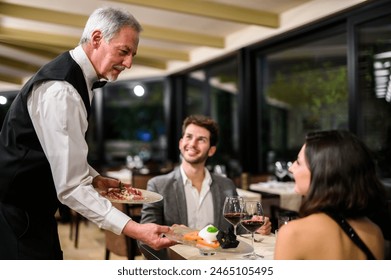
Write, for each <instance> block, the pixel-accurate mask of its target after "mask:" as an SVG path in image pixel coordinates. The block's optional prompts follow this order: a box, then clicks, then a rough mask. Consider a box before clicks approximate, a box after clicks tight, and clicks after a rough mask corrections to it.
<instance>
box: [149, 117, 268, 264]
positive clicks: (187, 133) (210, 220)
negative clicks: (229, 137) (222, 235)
mask: <svg viewBox="0 0 391 280" xmlns="http://www.w3.org/2000/svg"><path fill="white" fill-rule="evenodd" d="M218 132H219V130H218V125H217V123H216V122H215V121H214V120H213V119H211V118H210V117H207V116H203V115H191V116H189V117H187V118H186V119H185V120H184V122H183V125H182V137H181V139H180V140H179V150H180V152H181V159H182V161H181V164H180V166H179V167H178V168H176V169H175V170H174V171H172V172H170V173H168V174H165V175H161V176H157V177H154V178H152V179H151V180H149V181H148V186H147V190H149V191H153V192H157V193H159V194H161V195H162V196H163V198H164V199H163V200H162V201H159V202H157V203H153V204H144V205H143V209H142V211H141V223H157V224H161V225H168V226H171V225H173V224H183V225H186V226H188V227H190V228H195V229H201V228H203V227H205V226H206V225H208V224H213V225H215V226H216V227H217V228H219V229H221V230H227V228H228V227H230V226H231V225H230V224H229V223H228V222H227V221H226V220H225V218H224V217H223V210H222V209H223V206H224V200H225V198H226V197H227V196H235V195H238V194H237V192H236V186H235V184H234V183H233V181H232V180H231V179H229V178H226V177H223V176H220V175H217V174H214V173H210V172H209V171H208V169H207V168H206V167H205V165H206V162H207V160H208V158H209V157H212V156H213V155H214V154H215V152H216V150H217V142H218V136H219V134H218ZM241 230H242V232H243V231H244V229H243V228H242V229H241ZM270 231H271V223H270V221H269V219H268V218H267V220H266V223H265V225H264V226H262V227H261V229H260V233H262V234H269V233H270ZM155 253H156V254H159V256H160V258H167V256H166V255H165V252H164V251H162V252H155Z"/></svg>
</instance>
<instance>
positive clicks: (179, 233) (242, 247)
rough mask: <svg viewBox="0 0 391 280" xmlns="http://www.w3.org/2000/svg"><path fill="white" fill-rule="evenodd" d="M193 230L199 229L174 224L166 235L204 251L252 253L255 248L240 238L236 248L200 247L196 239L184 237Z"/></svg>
mask: <svg viewBox="0 0 391 280" xmlns="http://www.w3.org/2000/svg"><path fill="white" fill-rule="evenodd" d="M192 231H197V230H195V229H192V228H189V227H185V226H178V225H173V226H172V227H171V232H169V233H165V234H164V235H165V236H166V237H167V238H168V239H171V240H173V241H176V242H178V243H181V244H184V245H188V246H192V247H196V248H198V249H201V250H202V251H207V252H221V253H232V254H248V253H251V252H252V251H253V248H252V247H251V245H250V244H248V243H246V242H243V241H240V240H239V245H238V247H236V248H227V249H223V248H221V247H218V248H216V249H213V248H209V247H204V246H203V247H199V246H198V245H197V242H196V241H188V240H185V239H184V238H183V236H184V235H185V234H186V233H189V232H192Z"/></svg>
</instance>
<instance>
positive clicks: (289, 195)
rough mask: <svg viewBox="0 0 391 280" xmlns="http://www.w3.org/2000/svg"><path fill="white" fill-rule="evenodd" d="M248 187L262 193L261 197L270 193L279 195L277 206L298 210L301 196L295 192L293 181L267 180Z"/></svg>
mask: <svg viewBox="0 0 391 280" xmlns="http://www.w3.org/2000/svg"><path fill="white" fill-rule="evenodd" d="M249 189H250V190H251V191H253V192H258V193H260V194H262V198H266V197H268V196H270V195H274V196H278V197H279V207H280V208H282V209H286V210H290V211H295V212H297V211H299V208H300V205H301V202H302V196H301V195H300V194H298V193H296V192H295V190H294V189H295V183H294V182H279V181H268V182H259V183H256V184H251V185H250V186H249Z"/></svg>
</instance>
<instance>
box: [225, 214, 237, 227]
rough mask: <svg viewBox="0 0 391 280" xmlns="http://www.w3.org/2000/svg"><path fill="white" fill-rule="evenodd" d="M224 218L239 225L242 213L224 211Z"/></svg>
mask: <svg viewBox="0 0 391 280" xmlns="http://www.w3.org/2000/svg"><path fill="white" fill-rule="evenodd" d="M224 218H225V219H226V220H227V221H228V222H229V223H230V224H232V225H238V224H239V222H240V213H224Z"/></svg>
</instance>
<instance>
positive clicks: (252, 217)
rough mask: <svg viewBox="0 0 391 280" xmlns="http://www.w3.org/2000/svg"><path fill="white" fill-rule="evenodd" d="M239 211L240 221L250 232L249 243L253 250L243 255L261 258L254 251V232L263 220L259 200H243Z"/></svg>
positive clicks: (248, 257) (250, 257) (247, 257)
mask: <svg viewBox="0 0 391 280" xmlns="http://www.w3.org/2000/svg"><path fill="white" fill-rule="evenodd" d="M241 212H242V213H241V219H240V223H241V225H242V226H243V227H244V228H245V229H246V230H248V231H249V232H251V245H252V247H253V252H252V253H250V254H247V255H244V256H243V257H244V258H246V259H251V260H255V259H259V258H263V256H261V255H258V254H256V253H255V248H254V232H255V231H257V229H259V228H260V227H261V226H263V224H264V221H265V215H264V213H263V208H262V204H261V202H259V201H245V202H244V203H243V208H242V211H241Z"/></svg>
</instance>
